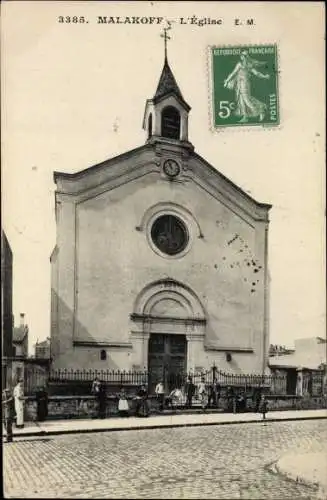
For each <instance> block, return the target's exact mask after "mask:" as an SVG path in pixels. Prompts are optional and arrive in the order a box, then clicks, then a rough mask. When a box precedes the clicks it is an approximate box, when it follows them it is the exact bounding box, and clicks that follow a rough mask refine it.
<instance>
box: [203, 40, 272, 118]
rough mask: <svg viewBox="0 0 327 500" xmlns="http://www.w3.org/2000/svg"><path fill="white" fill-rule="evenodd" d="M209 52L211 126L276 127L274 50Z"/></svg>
mask: <svg viewBox="0 0 327 500" xmlns="http://www.w3.org/2000/svg"><path fill="white" fill-rule="evenodd" d="M210 49H211V63H212V72H211V75H212V82H211V85H212V94H213V95H212V103H213V105H212V113H213V126H214V127H215V128H218V127H231V126H233V127H236V126H249V125H262V126H273V125H278V124H279V95H278V59H277V46H276V45H247V46H245V45H242V46H225V47H223V46H221V47H211V48H210Z"/></svg>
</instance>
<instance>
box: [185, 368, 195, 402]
mask: <svg viewBox="0 0 327 500" xmlns="http://www.w3.org/2000/svg"><path fill="white" fill-rule="evenodd" d="M185 392H186V408H192V401H193V396H194V394H195V385H194V384H193V381H192V377H191V375H189V376H188V378H187V382H186V388H185Z"/></svg>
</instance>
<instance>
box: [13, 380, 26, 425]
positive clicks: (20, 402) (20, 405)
mask: <svg viewBox="0 0 327 500" xmlns="http://www.w3.org/2000/svg"><path fill="white" fill-rule="evenodd" d="M13 396H14V401H15V412H16V427H18V428H22V427H24V389H23V381H22V379H19V380H18V382H17V385H16V386H15V388H14V392H13Z"/></svg>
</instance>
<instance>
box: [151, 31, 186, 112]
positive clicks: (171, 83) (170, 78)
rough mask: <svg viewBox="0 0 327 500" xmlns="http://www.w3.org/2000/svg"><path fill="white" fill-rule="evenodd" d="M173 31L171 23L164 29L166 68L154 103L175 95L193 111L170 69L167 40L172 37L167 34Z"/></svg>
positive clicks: (162, 73)
mask: <svg viewBox="0 0 327 500" xmlns="http://www.w3.org/2000/svg"><path fill="white" fill-rule="evenodd" d="M170 29H171V26H170V23H169V24H168V27H167V28H164V32H163V33H162V34H161V35H160V36H161V37H162V38H163V39H164V46H165V61H164V66H163V69H162V72H161V76H160V80H159V83H158V86H157V90H156V92H155V94H154V96H153V102H154V103H156V102H157V101H159V100H160V99H161V98H162V97H165V96H167V95H169V94H174V95H175V96H176V97H177V98H178V99H179V100H180V101H181V103H182V104H183V105H184V106H185V107H186V108H187V109H188V110H189V109H191V108H190V106H189V105H188V104H187V102H186V101H185V100H184V98H183V96H182V93H181V91H180V89H179V87H178V85H177V82H176V80H175V77H174V75H173V72H172V70H171V69H170V66H169V63H168V57H167V40H170V37H169V36H168V34H167V31H168V30H170Z"/></svg>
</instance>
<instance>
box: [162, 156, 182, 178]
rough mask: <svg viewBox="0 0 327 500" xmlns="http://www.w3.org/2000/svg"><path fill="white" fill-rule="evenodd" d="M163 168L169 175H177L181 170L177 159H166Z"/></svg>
mask: <svg viewBox="0 0 327 500" xmlns="http://www.w3.org/2000/svg"><path fill="white" fill-rule="evenodd" d="M163 170H164V172H165V174H166V175H168V177H176V175H178V174H179V172H180V166H179V165H178V163H177V161H175V160H166V161H165V163H164V165H163Z"/></svg>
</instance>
